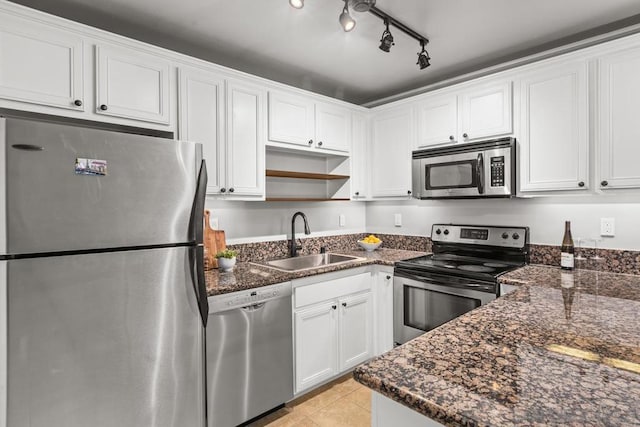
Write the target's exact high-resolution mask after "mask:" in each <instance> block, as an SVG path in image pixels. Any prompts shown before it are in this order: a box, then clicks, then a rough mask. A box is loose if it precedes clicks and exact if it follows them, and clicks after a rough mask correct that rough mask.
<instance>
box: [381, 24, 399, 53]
mask: <svg viewBox="0 0 640 427" xmlns="http://www.w3.org/2000/svg"><path fill="white" fill-rule="evenodd" d="M384 25H385V26H386V28H385V30H384V31H383V32H382V37H380V46H379V47H380V50H382V51H383V52H389V51H390V50H391V46H393V45H394V44H395V43H394V42H393V35H392V34H391V31H389V20H388V19H385V20H384Z"/></svg>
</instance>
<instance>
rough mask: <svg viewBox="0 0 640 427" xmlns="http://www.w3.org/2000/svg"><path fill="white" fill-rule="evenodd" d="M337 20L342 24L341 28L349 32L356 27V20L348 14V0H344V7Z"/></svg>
mask: <svg viewBox="0 0 640 427" xmlns="http://www.w3.org/2000/svg"><path fill="white" fill-rule="evenodd" d="M338 22H340V25H342V29H343V30H345V31H347V32H349V31H351V30H353V29H354V28H355V27H356V20H355V19H353V18H352V17H351V15H350V14H349V0H344V7H343V8H342V13H341V14H340V17H339V18H338Z"/></svg>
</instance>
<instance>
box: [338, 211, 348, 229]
mask: <svg viewBox="0 0 640 427" xmlns="http://www.w3.org/2000/svg"><path fill="white" fill-rule="evenodd" d="M338 224H339V225H340V227H344V226H345V225H347V217H345V216H344V214H340V216H339V217H338Z"/></svg>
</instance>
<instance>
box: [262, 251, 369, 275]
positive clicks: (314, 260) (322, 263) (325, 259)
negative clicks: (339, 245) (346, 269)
mask: <svg viewBox="0 0 640 427" xmlns="http://www.w3.org/2000/svg"><path fill="white" fill-rule="evenodd" d="M361 259H363V258H359V257H355V256H350V255H340V254H333V253H326V254H313V255H304V256H298V257H293V258H284V259H276V260H273V261H266V262H265V263H264V264H263V265H266V266H267V267H272V268H276V269H278V270H284V271H300V270H309V269H312V268H319V267H326V266H329V265H336V264H345V263H349V262H355V261H359V260H361Z"/></svg>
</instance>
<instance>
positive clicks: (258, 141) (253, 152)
mask: <svg viewBox="0 0 640 427" xmlns="http://www.w3.org/2000/svg"><path fill="white" fill-rule="evenodd" d="M265 97H266V92H265V91H264V90H263V89H262V88H260V87H258V86H255V85H252V84H248V83H244V82H240V81H236V80H228V81H227V144H226V159H227V161H226V176H227V179H226V185H227V194H228V195H229V196H238V197H242V196H255V197H261V198H264V180H265V170H264V168H265V166H264V155H265V149H264V142H265V141H264V139H265V138H264V110H265V108H264V103H265Z"/></svg>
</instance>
